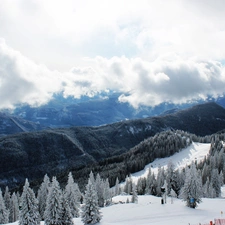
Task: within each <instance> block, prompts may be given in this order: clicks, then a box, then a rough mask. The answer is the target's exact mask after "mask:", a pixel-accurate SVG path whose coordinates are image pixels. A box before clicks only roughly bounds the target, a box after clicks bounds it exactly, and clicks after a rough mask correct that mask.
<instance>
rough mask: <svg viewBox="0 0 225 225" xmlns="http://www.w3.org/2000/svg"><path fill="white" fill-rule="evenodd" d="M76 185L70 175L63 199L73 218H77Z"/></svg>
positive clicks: (78, 200) (77, 189) (78, 194)
mask: <svg viewBox="0 0 225 225" xmlns="http://www.w3.org/2000/svg"><path fill="white" fill-rule="evenodd" d="M79 192H80V191H79V188H78V185H77V184H75V182H74V179H73V176H72V173H71V172H70V173H69V175H68V182H67V185H66V188H65V193H64V199H65V200H66V201H67V203H68V204H69V207H70V210H71V213H72V216H73V217H79V208H80V193H79Z"/></svg>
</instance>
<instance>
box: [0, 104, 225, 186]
mask: <svg viewBox="0 0 225 225" xmlns="http://www.w3.org/2000/svg"><path fill="white" fill-rule="evenodd" d="M224 128H225V109H224V108H222V107H221V106H219V105H217V104H215V103H207V104H202V105H197V106H194V107H192V108H189V109H186V110H182V111H179V112H175V113H173V114H169V115H164V116H158V117H151V118H145V119H137V120H128V121H123V122H118V123H113V124H109V125H105V126H99V127H71V128H61V129H59V128H58V129H49V130H44V131H39V132H25V133H20V134H15V135H10V136H6V137H2V138H0V186H5V185H8V186H9V187H11V188H12V187H15V186H17V185H20V184H21V183H24V179H25V178H28V179H29V180H30V181H32V180H36V179H41V178H43V176H44V175H45V174H46V173H47V174H48V175H49V176H53V175H57V174H62V173H66V172H68V171H70V170H76V169H79V168H82V167H85V166H88V165H90V164H93V163H96V162H100V161H102V160H104V159H106V158H109V157H112V156H118V155H120V154H123V153H125V152H128V151H129V150H130V149H131V148H132V147H134V146H135V145H137V144H138V143H140V142H141V141H143V140H144V139H146V138H148V137H150V136H153V135H155V134H156V133H158V132H161V131H165V130H170V129H172V130H173V129H179V130H184V131H188V132H191V133H194V134H196V135H202V136H204V135H208V134H212V133H215V132H217V131H220V130H222V129H224Z"/></svg>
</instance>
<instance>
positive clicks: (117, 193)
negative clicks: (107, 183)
mask: <svg viewBox="0 0 225 225" xmlns="http://www.w3.org/2000/svg"><path fill="white" fill-rule="evenodd" d="M119 194H120V185H119V179H118V177H117V178H116V184H115V193H114V195H115V196H117V195H119Z"/></svg>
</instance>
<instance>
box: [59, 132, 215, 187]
mask: <svg viewBox="0 0 225 225" xmlns="http://www.w3.org/2000/svg"><path fill="white" fill-rule="evenodd" d="M211 138H212V137H211V136H205V137H199V136H196V135H194V134H190V133H187V132H184V131H180V130H176V131H169V130H168V131H164V132H160V133H157V134H156V135H154V136H153V137H149V138H147V139H145V140H144V141H142V142H141V143H140V144H138V145H136V146H135V147H133V148H132V149H131V150H130V151H128V152H126V153H124V154H121V155H118V156H114V157H111V158H107V159H105V160H103V161H101V162H99V163H96V164H94V165H92V166H89V167H85V168H82V169H80V170H72V173H73V175H74V177H75V179H76V181H77V182H78V183H79V185H80V187H81V189H82V188H83V187H84V185H85V182H86V179H87V178H88V175H89V173H90V172H91V171H93V173H95V174H97V173H99V174H100V175H101V176H102V177H103V178H105V179H106V178H108V179H109V183H110V185H114V184H115V182H116V179H117V178H118V179H119V181H120V182H121V181H124V180H125V178H126V176H129V175H130V174H131V173H134V172H137V171H140V170H142V169H144V167H145V165H147V164H149V163H151V162H153V161H154V160H155V159H157V158H164V157H168V156H171V155H173V154H174V153H176V152H179V151H180V150H181V149H183V148H186V147H187V146H189V145H190V144H191V143H192V141H196V142H202V143H210V141H211ZM65 176H66V174H65V173H62V174H61V176H59V179H60V180H61V182H62V183H64V182H65V181H64V177H65Z"/></svg>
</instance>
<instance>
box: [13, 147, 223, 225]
mask: <svg viewBox="0 0 225 225" xmlns="http://www.w3.org/2000/svg"><path fill="white" fill-rule="evenodd" d="M209 148H210V144H200V143H193V144H192V145H191V146H189V147H188V148H186V149H184V150H182V151H181V152H179V153H176V154H174V155H173V156H171V157H168V158H164V159H157V160H155V161H154V162H153V163H151V164H149V165H147V166H146V167H145V169H144V170H143V171H140V172H138V173H135V174H133V175H132V178H133V179H134V180H135V179H138V177H140V176H146V174H147V170H148V168H149V167H150V166H151V168H152V171H153V172H154V173H157V170H158V166H161V167H166V165H167V163H168V162H169V161H170V160H171V161H172V162H173V163H174V164H175V167H176V168H182V167H184V166H186V165H188V164H190V163H191V161H193V160H197V161H200V160H202V159H203V158H204V157H205V156H206V155H207V154H208V152H209ZM223 197H225V187H223V188H222V197H221V198H217V199H206V198H205V199H202V203H201V204H199V205H198V207H197V208H196V209H192V208H188V207H186V206H185V203H184V202H183V201H181V200H179V199H173V201H172V199H171V198H170V197H168V198H167V203H166V204H163V205H162V204H161V198H160V197H154V196H150V195H146V196H139V197H138V204H133V203H129V204H126V203H125V202H126V200H127V198H129V199H130V198H131V196H116V197H114V198H113V202H115V203H118V204H114V205H112V206H109V207H105V208H102V209H101V212H102V215H103V218H102V220H101V222H100V223H99V224H98V225H147V224H148V225H150V224H152V225H153V224H154V225H199V224H201V225H203V224H209V222H210V221H214V219H221V218H224V219H225V199H224V198H223ZM119 202H122V203H124V204H122V203H119ZM74 223H75V225H83V223H82V221H81V219H80V218H76V219H74ZM12 224H13V225H18V223H17V222H16V223H12ZM41 224H42V225H44V222H42V223H41Z"/></svg>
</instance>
